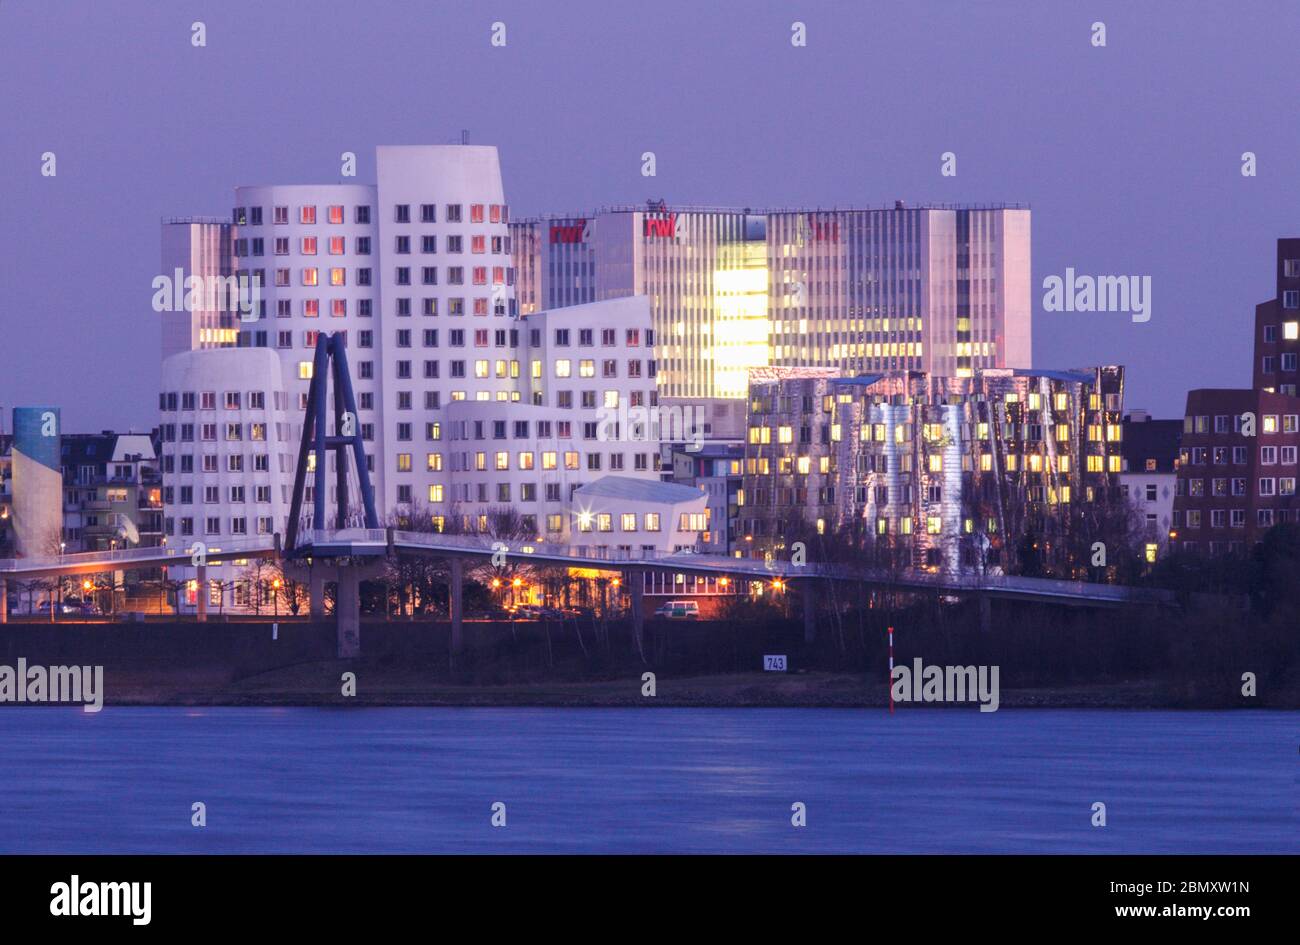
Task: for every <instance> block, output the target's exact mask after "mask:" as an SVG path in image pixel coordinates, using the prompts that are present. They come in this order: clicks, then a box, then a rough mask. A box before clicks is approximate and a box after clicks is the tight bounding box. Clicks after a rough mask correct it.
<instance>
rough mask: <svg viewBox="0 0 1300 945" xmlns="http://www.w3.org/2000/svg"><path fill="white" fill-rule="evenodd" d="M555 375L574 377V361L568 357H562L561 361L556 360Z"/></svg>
mask: <svg viewBox="0 0 1300 945" xmlns="http://www.w3.org/2000/svg"><path fill="white" fill-rule="evenodd" d="M555 376H556V377H572V376H573V364H572V362H570V361H569V360H568V359H567V358H561V359H560V360H559V361H556V362H555Z"/></svg>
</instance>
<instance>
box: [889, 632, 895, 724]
mask: <svg viewBox="0 0 1300 945" xmlns="http://www.w3.org/2000/svg"><path fill="white" fill-rule="evenodd" d="M889 714H890V715H893V714H894V628H893V627H890V628H889Z"/></svg>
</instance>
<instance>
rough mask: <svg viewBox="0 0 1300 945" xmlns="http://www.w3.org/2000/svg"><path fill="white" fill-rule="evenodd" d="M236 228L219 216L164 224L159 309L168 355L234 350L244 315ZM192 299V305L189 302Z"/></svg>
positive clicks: (165, 355) (157, 287) (157, 285)
mask: <svg viewBox="0 0 1300 945" xmlns="http://www.w3.org/2000/svg"><path fill="white" fill-rule="evenodd" d="M231 248H232V243H231V224H230V223H229V222H227V221H226V220H222V219H219V218H215V217H175V218H170V219H165V220H163V223H162V272H161V274H160V275H161V279H160V280H159V281H158V282H156V283H155V286H154V288H155V292H154V303H155V304H154V307H155V308H156V309H158V310H159V311H160V312H161V318H162V356H163V358H164V359H166V358H168V357H170V356H171V355H173V354H178V353H180V352H182V351H197V350H200V349H203V348H221V347H231V346H234V344H235V342H236V338H237V336H238V334H239V311H238V307H237V304H232V301H237V300H232V299H231V298H230V292H229V286H228V285H227V280H229V278H230V276H231V275H232V270H233V261H232V259H231ZM187 300H188V302H187Z"/></svg>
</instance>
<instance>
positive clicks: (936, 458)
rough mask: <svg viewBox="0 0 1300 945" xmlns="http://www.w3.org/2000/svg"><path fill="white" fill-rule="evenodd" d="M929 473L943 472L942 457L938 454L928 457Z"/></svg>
mask: <svg viewBox="0 0 1300 945" xmlns="http://www.w3.org/2000/svg"><path fill="white" fill-rule="evenodd" d="M930 472H943V457H942V456H940V455H939V454H938V453H935V454H933V455H932V456H930Z"/></svg>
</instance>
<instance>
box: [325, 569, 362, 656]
mask: <svg viewBox="0 0 1300 945" xmlns="http://www.w3.org/2000/svg"><path fill="white" fill-rule="evenodd" d="M322 596H324V595H323V594H322ZM334 619H335V620H336V621H337V623H338V657H339V659H341V660H353V659H356V658H357V657H359V656H360V655H361V573H360V569H359V568H339V569H338V590H337V591H336V592H335V594H334Z"/></svg>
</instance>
